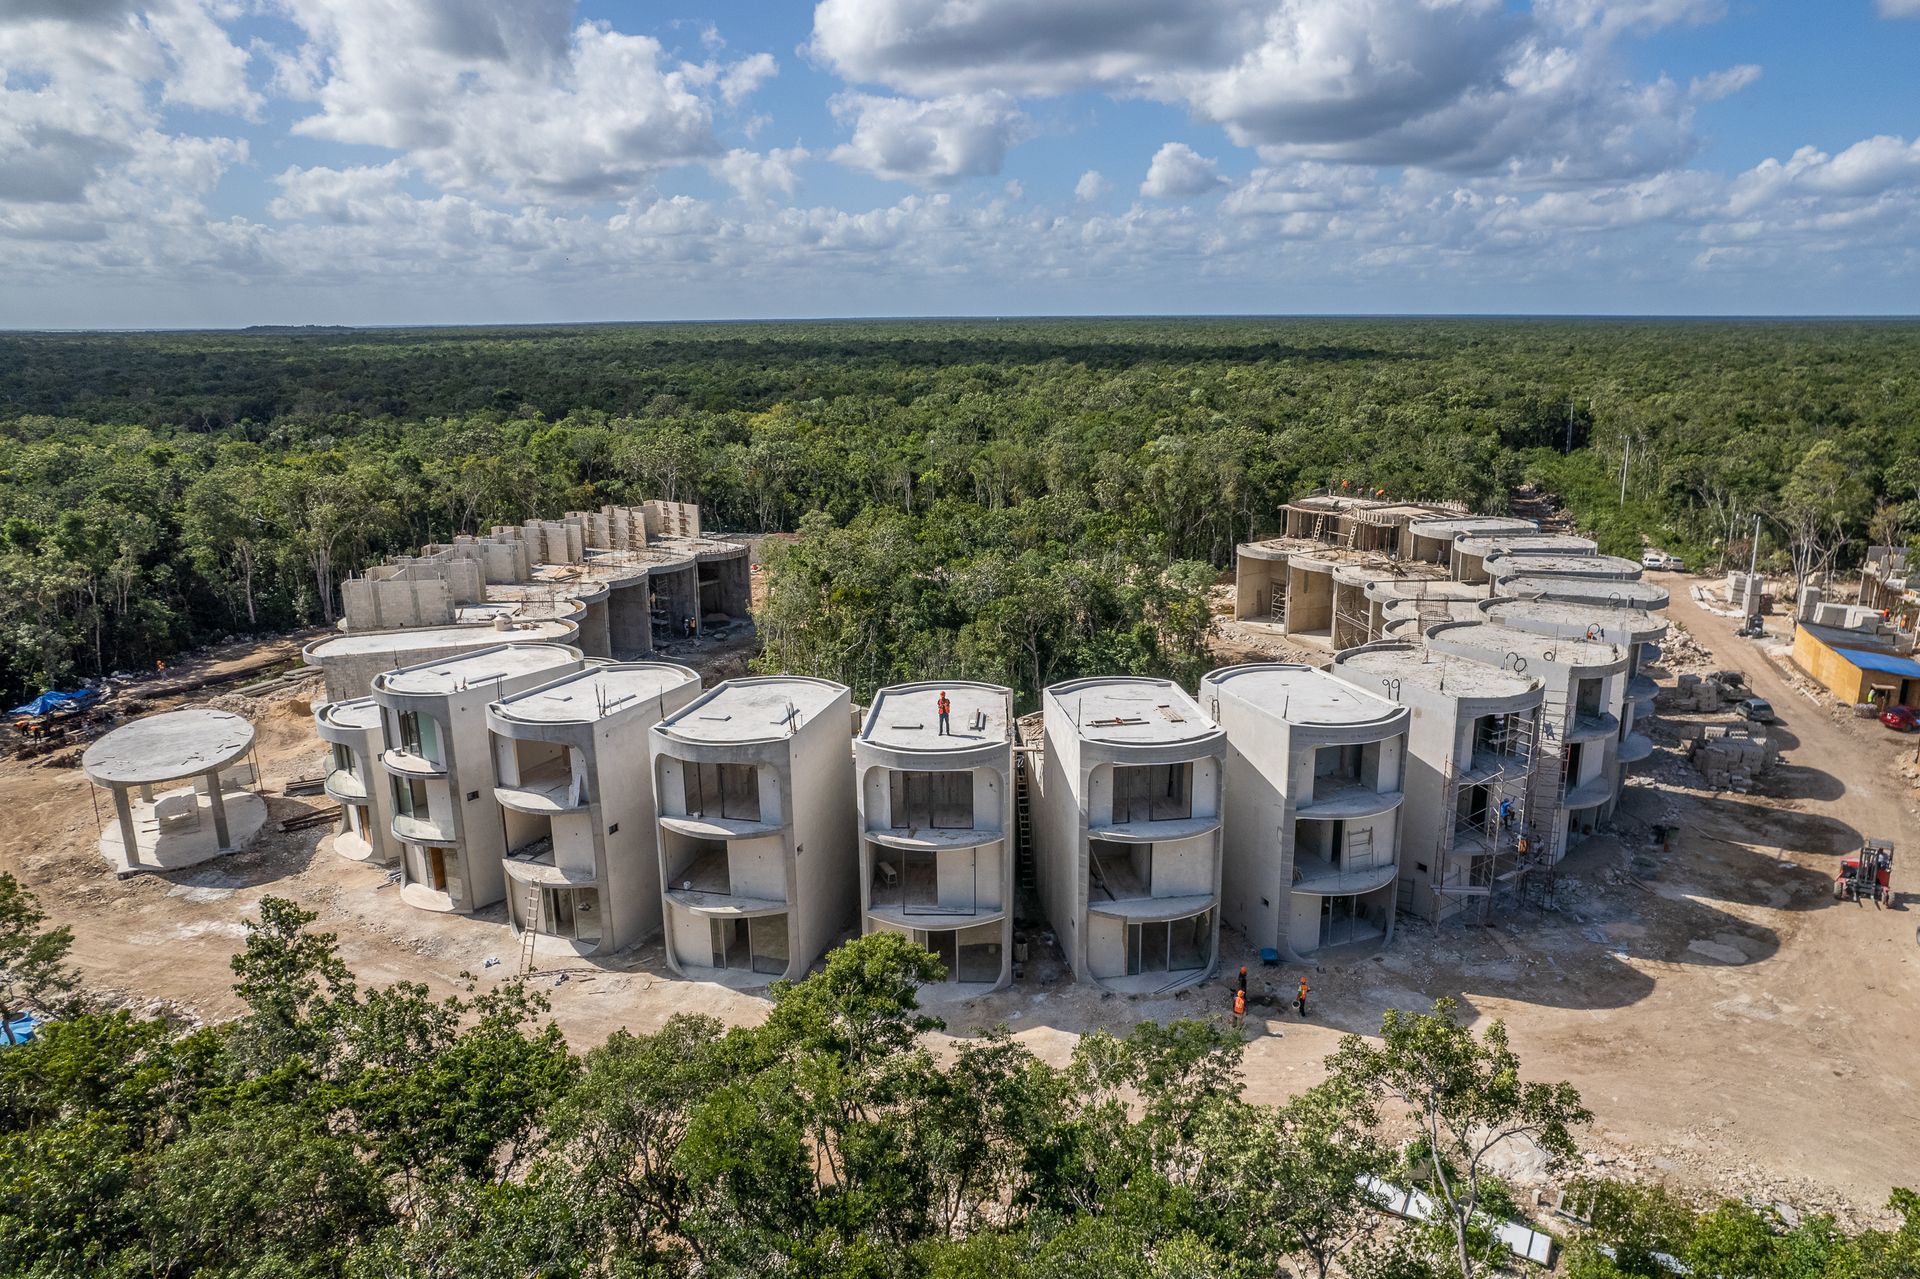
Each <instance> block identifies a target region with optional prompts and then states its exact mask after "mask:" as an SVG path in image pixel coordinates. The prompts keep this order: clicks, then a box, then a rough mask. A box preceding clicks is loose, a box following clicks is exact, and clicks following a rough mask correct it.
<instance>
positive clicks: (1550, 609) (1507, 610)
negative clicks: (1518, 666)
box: [1480, 598, 1667, 639]
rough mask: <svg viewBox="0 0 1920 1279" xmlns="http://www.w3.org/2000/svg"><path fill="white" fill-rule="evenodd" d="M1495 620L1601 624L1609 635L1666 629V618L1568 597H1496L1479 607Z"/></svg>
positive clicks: (1641, 634)
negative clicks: (1568, 598)
mask: <svg viewBox="0 0 1920 1279" xmlns="http://www.w3.org/2000/svg"><path fill="white" fill-rule="evenodd" d="M1480 611H1481V612H1483V613H1485V614H1486V615H1487V616H1488V617H1490V618H1492V619H1493V620H1494V621H1497V622H1501V621H1509V620H1511V619H1513V618H1531V619H1534V620H1537V621H1541V622H1547V623H1551V624H1554V625H1560V626H1579V627H1582V628H1584V627H1588V626H1598V627H1600V628H1601V629H1602V630H1603V631H1605V632H1606V633H1607V635H1608V637H1609V639H1612V638H1613V637H1622V638H1624V637H1629V636H1630V637H1632V638H1634V639H1645V638H1646V637H1648V636H1651V635H1659V634H1662V633H1664V632H1665V631H1666V629H1667V619H1666V618H1664V617H1661V616H1660V615H1659V614H1657V613H1650V612H1648V611H1646V610H1645V609H1638V608H1602V607H1599V606H1597V605H1594V604H1577V603H1572V602H1569V601H1565V600H1510V599H1502V598H1495V599H1490V600H1487V601H1486V602H1485V603H1484V604H1482V605H1481V606H1480Z"/></svg>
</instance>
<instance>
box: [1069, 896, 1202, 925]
mask: <svg viewBox="0 0 1920 1279" xmlns="http://www.w3.org/2000/svg"><path fill="white" fill-rule="evenodd" d="M1214 904H1215V903H1214V897H1213V894H1212V893H1194V894H1191V895H1189V896H1184V897H1125V898H1122V899H1121V900H1119V901H1090V902H1088V903H1087V910H1088V912H1089V913H1090V914H1095V915H1110V916H1112V917H1113V918H1115V919H1124V920H1126V921H1127V922H1128V923H1130V924H1157V923H1162V922H1164V921H1166V920H1171V919H1187V918H1190V917H1192V916H1194V915H1198V914H1199V913H1200V912H1202V911H1205V910H1211V909H1213V907H1214Z"/></svg>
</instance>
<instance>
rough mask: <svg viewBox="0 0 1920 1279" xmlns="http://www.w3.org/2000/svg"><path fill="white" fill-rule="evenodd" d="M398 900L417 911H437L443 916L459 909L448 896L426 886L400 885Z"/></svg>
mask: <svg viewBox="0 0 1920 1279" xmlns="http://www.w3.org/2000/svg"><path fill="white" fill-rule="evenodd" d="M400 900H401V901H403V902H405V903H406V904H407V905H409V906H412V907H414V908H415V909H417V910H431V911H437V912H439V913H440V914H443V915H444V914H453V913H455V912H457V911H459V909H460V907H459V906H458V905H457V904H456V903H455V902H454V900H453V898H452V897H451V896H450V895H448V894H447V893H444V892H442V891H441V890H440V889H438V888H431V887H429V886H427V885H426V884H402V885H400Z"/></svg>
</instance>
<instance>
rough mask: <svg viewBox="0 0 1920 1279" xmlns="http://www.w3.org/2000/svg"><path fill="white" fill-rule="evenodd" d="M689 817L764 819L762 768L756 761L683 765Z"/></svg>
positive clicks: (682, 776)
mask: <svg viewBox="0 0 1920 1279" xmlns="http://www.w3.org/2000/svg"><path fill="white" fill-rule="evenodd" d="M681 778H682V780H683V783H684V785H683V792H682V793H683V796H684V798H685V799H686V804H687V815H688V816H689V817H719V818H723V819H726V820H729V821H738V822H757V821H759V820H760V770H759V768H758V767H756V766H755V765H753V764H695V763H692V762H691V761H689V762H688V763H685V764H682V765H681Z"/></svg>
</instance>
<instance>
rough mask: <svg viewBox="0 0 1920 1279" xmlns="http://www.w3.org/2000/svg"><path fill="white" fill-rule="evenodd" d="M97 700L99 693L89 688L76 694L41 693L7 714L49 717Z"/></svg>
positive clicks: (75, 709) (77, 708)
mask: <svg viewBox="0 0 1920 1279" xmlns="http://www.w3.org/2000/svg"><path fill="white" fill-rule="evenodd" d="M99 700H100V693H99V691H98V690H96V689H91V688H83V689H81V690H80V691H79V692H77V693H42V694H40V696H38V697H36V698H34V699H33V700H32V701H30V702H28V703H27V704H26V705H25V706H16V707H14V708H13V709H12V710H10V711H8V712H7V714H9V715H51V714H53V713H54V712H55V711H77V710H79V709H80V708H81V707H82V706H89V705H91V704H93V703H94V702H97V701H99Z"/></svg>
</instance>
